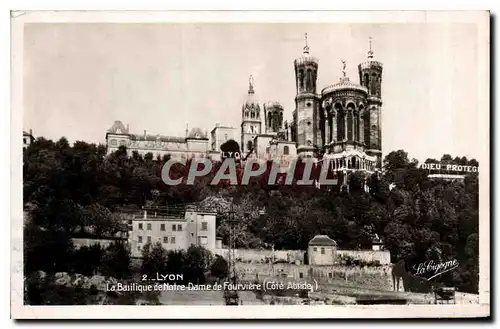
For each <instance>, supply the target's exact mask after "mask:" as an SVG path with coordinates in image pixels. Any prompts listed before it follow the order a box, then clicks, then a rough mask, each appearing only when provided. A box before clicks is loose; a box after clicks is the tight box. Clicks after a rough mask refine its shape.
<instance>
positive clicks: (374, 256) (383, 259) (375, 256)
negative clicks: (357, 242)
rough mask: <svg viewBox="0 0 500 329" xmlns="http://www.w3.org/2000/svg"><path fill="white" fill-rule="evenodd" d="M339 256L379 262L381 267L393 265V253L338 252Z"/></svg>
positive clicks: (380, 251)
mask: <svg viewBox="0 0 500 329" xmlns="http://www.w3.org/2000/svg"><path fill="white" fill-rule="evenodd" d="M337 254H338V255H339V256H340V255H342V256H349V257H352V258H353V259H357V260H362V261H364V262H370V261H376V260H378V261H379V262H380V264H381V265H388V264H390V263H391V253H390V252H389V251H387V250H337Z"/></svg>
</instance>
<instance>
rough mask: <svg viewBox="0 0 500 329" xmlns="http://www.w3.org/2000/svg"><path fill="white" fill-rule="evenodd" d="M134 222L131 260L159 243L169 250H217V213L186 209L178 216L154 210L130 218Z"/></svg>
mask: <svg viewBox="0 0 500 329" xmlns="http://www.w3.org/2000/svg"><path fill="white" fill-rule="evenodd" d="M127 217H128V219H129V221H131V227H130V232H129V243H130V248H131V253H132V257H141V256H142V248H143V247H144V245H146V244H147V243H148V242H150V243H151V244H155V243H157V242H160V243H161V244H162V246H163V248H165V249H166V250H181V249H183V250H187V249H188V248H189V246H191V245H198V246H202V247H205V248H206V249H208V250H210V251H212V252H213V251H215V248H216V237H215V231H216V222H215V217H216V213H212V212H200V211H191V210H186V211H183V212H182V213H178V214H175V215H172V214H160V213H158V212H155V211H154V210H143V211H141V212H140V213H135V214H129V215H127Z"/></svg>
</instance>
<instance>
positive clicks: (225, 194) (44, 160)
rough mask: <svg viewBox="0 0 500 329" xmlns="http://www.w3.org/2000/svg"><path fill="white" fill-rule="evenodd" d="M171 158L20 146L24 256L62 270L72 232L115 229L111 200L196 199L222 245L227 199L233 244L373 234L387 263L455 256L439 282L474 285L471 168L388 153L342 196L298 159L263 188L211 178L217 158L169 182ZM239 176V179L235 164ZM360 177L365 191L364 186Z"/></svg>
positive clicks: (343, 243) (182, 170) (360, 239)
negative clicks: (209, 213) (435, 175)
mask: <svg viewBox="0 0 500 329" xmlns="http://www.w3.org/2000/svg"><path fill="white" fill-rule="evenodd" d="M168 159H169V157H168V156H164V157H162V158H157V159H154V158H153V156H152V155H151V154H147V155H145V156H144V157H142V156H140V155H139V154H137V153H134V154H133V155H132V156H130V157H129V156H127V150H126V149H125V148H124V147H122V148H120V149H119V150H118V151H116V152H115V153H113V154H111V155H109V156H106V155H105V147H104V146H102V145H99V146H96V145H94V144H87V143H84V142H76V143H75V144H74V145H73V146H72V147H71V146H69V145H68V142H67V141H66V140H65V139H64V138H62V139H60V140H59V141H58V142H56V143H54V142H52V141H49V140H45V139H43V138H39V139H37V140H36V141H35V142H34V143H33V144H32V145H30V146H29V148H28V149H27V150H26V151H25V153H24V205H25V212H26V213H27V215H29V217H30V218H31V219H32V222H33V227H30V226H29V225H27V226H26V233H25V234H27V235H25V236H27V237H28V238H27V239H26V238H25V249H26V250H27V251H28V258H29V257H30V256H29V255H30V252H32V253H34V254H36V255H38V254H42V253H48V254H49V255H50V257H53V258H54V259H53V261H51V262H50V265H49V266H48V267H51V268H53V269H54V270H55V269H58V270H59V269H61V268H64V267H67V266H68V264H70V263H71V262H69V259H70V258H71V254H68V253H67V252H66V251H67V250H71V243H70V240H68V238H69V237H70V236H72V235H74V234H77V233H78V232H80V233H81V232H82V231H86V230H88V231H89V232H88V233H92V234H96V235H112V234H114V233H116V232H117V231H118V230H119V227H120V225H119V219H118V218H116V216H115V215H114V214H115V213H116V210H117V208H118V207H124V206H127V207H136V208H139V207H141V206H144V205H145V204H146V205H148V206H169V205H179V204H186V203H191V202H200V204H201V205H202V206H203V207H205V208H207V209H212V210H215V211H219V212H221V215H220V216H219V217H218V219H217V222H218V234H219V235H220V236H222V237H223V239H224V242H225V243H227V240H228V215H227V210H228V209H229V205H230V203H233V204H234V210H235V215H234V216H236V218H237V219H238V224H237V227H236V243H237V246H239V247H252V248H258V247H266V246H270V245H274V246H275V248H276V249H305V248H306V247H307V243H308V241H309V240H310V239H311V238H312V237H313V236H314V235H316V234H327V235H329V236H330V237H331V238H333V239H334V240H336V241H337V243H338V244H339V247H340V248H351V249H356V248H361V249H362V248H369V247H370V246H371V243H372V240H373V239H374V238H375V237H376V236H378V237H380V238H381V239H382V240H383V241H384V243H385V247H386V248H387V249H388V250H390V252H391V257H392V260H393V262H396V261H397V260H399V259H404V260H405V262H406V266H407V269H408V270H411V269H412V266H413V265H415V264H418V263H421V262H423V261H426V260H430V259H432V260H434V261H446V260H450V259H454V258H456V259H457V260H458V262H459V263H460V267H459V268H458V269H457V270H454V271H451V272H449V273H447V274H446V275H443V276H441V277H439V278H436V280H443V281H444V282H445V283H446V284H450V285H455V286H457V287H459V289H460V290H462V291H469V292H477V290H478V256H479V251H478V248H479V236H478V232H479V231H478V219H479V210H478V209H479V206H478V204H479V197H478V193H479V189H478V176H477V173H468V175H467V177H466V179H465V180H464V181H453V182H449V181H443V180H429V179H428V178H427V171H426V170H422V169H419V168H418V162H417V161H416V160H410V159H409V158H408V155H407V153H406V152H404V151H403V150H399V151H395V152H391V153H389V154H388V155H387V156H386V158H385V160H384V171H383V174H378V175H377V174H374V175H372V176H371V177H364V176H363V174H362V173H359V172H358V173H356V174H354V175H351V176H350V177H349V180H348V185H349V192H348V193H347V192H346V191H345V190H343V191H339V190H338V189H329V188H327V187H322V188H320V189H318V188H316V187H315V186H301V185H297V184H296V183H295V182H296V180H297V179H300V178H301V170H302V171H303V167H301V166H300V165H298V170H296V174H295V176H296V177H295V179H294V184H293V185H291V186H284V185H268V184H267V177H268V176H269V171H266V172H265V173H264V174H262V175H261V176H260V177H255V178H252V179H251V181H250V184H249V185H248V186H230V185H229V184H228V182H227V181H221V183H220V184H218V185H215V186H214V185H211V184H210V182H211V180H212V178H213V177H214V175H215V172H216V170H217V169H218V166H220V164H215V165H214V166H213V168H212V171H211V173H210V174H208V175H207V176H205V177H200V178H197V179H196V184H194V185H185V184H181V185H177V186H169V185H166V184H165V183H163V181H162V180H161V168H162V166H163V164H164V163H165V162H166V161H167V160H168ZM436 161H437V160H435V159H428V160H426V162H436ZM446 161H449V162H453V163H460V164H469V165H478V164H477V161H476V160H474V159H472V160H467V159H466V158H465V157H462V158H458V157H457V158H455V159H453V158H452V157H451V156H450V155H444V156H443V157H442V159H440V162H446ZM189 165H190V164H189V163H188V164H187V166H186V167H189ZM186 167H184V166H180V165H179V166H177V165H176V166H174V167H172V174H171V177H172V178H173V179H175V178H176V177H181V176H187V175H186V172H187V170H188V169H187V168H186ZM237 175H238V178H239V179H241V175H242V170H241V168H238V172H237ZM365 178H367V185H368V187H369V189H368V191H365V189H364V188H363V180H364V179H365ZM39 237H42V238H39ZM31 257H32V258H29V261H28V262H27V264H28V267H29V266H31V265H30V264H35V263H36V262H37V256H31ZM168 258H169V257H167V259H168ZM32 267H36V266H35V265H33V266H32Z"/></svg>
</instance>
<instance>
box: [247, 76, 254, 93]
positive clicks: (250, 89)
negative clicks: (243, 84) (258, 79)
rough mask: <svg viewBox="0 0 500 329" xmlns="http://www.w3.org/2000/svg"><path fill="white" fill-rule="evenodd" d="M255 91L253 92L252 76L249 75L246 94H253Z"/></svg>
mask: <svg viewBox="0 0 500 329" xmlns="http://www.w3.org/2000/svg"><path fill="white" fill-rule="evenodd" d="M254 93H255V91H254V90H253V76H252V75H251V74H250V76H249V77H248V94H249V95H250V94H254Z"/></svg>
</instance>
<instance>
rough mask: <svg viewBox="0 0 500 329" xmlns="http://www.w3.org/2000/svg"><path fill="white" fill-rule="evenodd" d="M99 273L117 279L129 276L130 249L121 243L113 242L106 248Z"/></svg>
mask: <svg viewBox="0 0 500 329" xmlns="http://www.w3.org/2000/svg"><path fill="white" fill-rule="evenodd" d="M100 271H101V273H102V274H103V275H105V276H111V277H114V278H117V279H123V278H126V277H127V276H128V275H129V274H130V248H129V246H128V244H126V243H125V242H123V241H114V242H113V243H111V244H110V245H109V246H108V248H106V250H105V252H104V255H103V257H102V261H101V269H100Z"/></svg>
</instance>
